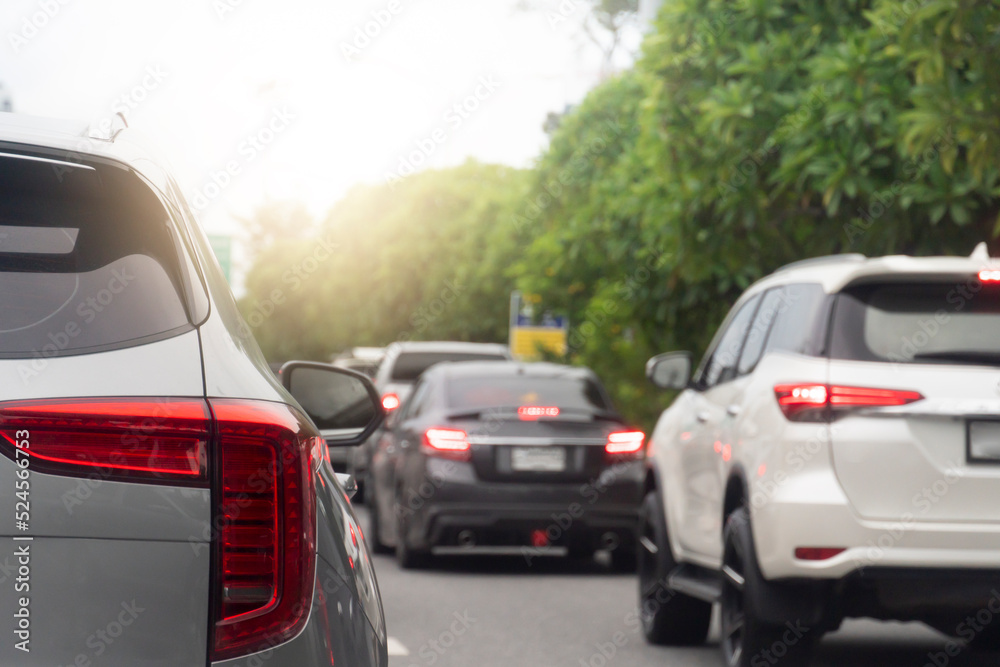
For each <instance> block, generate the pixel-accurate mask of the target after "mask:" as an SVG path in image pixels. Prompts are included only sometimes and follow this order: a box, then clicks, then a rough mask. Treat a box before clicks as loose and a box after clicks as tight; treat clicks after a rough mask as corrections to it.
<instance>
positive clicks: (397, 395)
mask: <svg viewBox="0 0 1000 667" xmlns="http://www.w3.org/2000/svg"><path fill="white" fill-rule="evenodd" d="M509 359H511V354H510V349H509V348H508V347H507V346H506V345H499V344H495V343H463V342H457V341H408V342H397V343H393V344H392V345H390V346H389V347H388V348H386V352H385V357H384V358H383V359H382V362H381V363H380V364H379V368H378V372H377V373H376V375H375V388H376V389H377V390H378V392H379V396H381V397H382V407H383V408H384V409H385V411H386V412H387V413H389V414H391V413H392V412H393V410H396V409H397V408H399V406H400V405H401V404H402V403H403V401H405V400H406V397H407V396H409V395H410V391H411V390H412V389H413V384H414V383H415V382H416V381H417V378H418V377H420V374H421V373H423V372H424V371H425V370H427V369H428V368H430V367H431V366H433V365H434V364H438V363H441V362H445V361H448V362H451V361H506V360H509ZM378 438H379V433H378V432H376V433H375V434H374V435H373V436H372V437H371V438H369V439H368V441H367V442H366V443H365V444H363V445H362V446H361V447H358V448H357V449H356V450H355V451H354V452H353V456H352V459H351V461H350V463H349V467H348V468H347V472H348V473H350V474H351V475H352V476H353V477H354V478H355V480H357V484H358V489H359V490H358V500H359V501H361V500H363V499H364V497H365V493H366V489H367V487H368V482H369V481H370V480H369V477H370V475H369V471H370V466H371V457H372V454H373V453H374V447H375V443H376V442H377V441H378Z"/></svg>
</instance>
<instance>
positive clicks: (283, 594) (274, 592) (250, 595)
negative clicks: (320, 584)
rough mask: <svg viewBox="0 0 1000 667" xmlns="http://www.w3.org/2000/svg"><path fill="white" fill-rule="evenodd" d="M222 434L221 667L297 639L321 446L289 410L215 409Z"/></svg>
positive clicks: (311, 553)
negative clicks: (315, 458)
mask: <svg viewBox="0 0 1000 667" xmlns="http://www.w3.org/2000/svg"><path fill="white" fill-rule="evenodd" d="M211 407H212V411H213V412H214V413H215V418H216V420H217V424H218V452H217V461H218V466H217V471H216V484H217V487H216V488H217V496H216V497H217V498H218V503H219V505H218V507H217V510H216V517H215V523H214V525H215V526H216V529H217V533H216V556H215V557H216V559H217V565H216V569H215V573H216V576H215V580H214V582H213V583H214V588H215V597H216V611H215V632H214V640H213V651H212V660H213V661H216V660H227V659H230V658H234V657H238V656H241V655H246V654H249V653H253V652H256V651H259V650H262V649H264V648H267V647H270V646H274V645H276V644H279V643H281V642H283V641H286V640H288V639H291V638H292V637H294V636H295V635H296V634H298V633H299V631H301V629H302V627H303V626H304V625H305V623H306V621H307V619H308V617H309V609H310V606H311V605H312V595H313V587H314V579H315V571H316V500H315V494H316V489H315V480H314V477H313V469H314V467H315V465H316V463H317V462H316V461H313V457H315V456H322V448H321V447H317V446H316V445H317V441H318V440H320V438H319V436H318V434H317V433H315V431H314V430H313V429H312V427H311V426H310V425H309V424H308V423H307V422H306V421H305V420H304V419H302V418H301V417H299V415H298V414H297V413H295V412H293V411H292V409H291V408H289V407H288V406H285V405H282V404H279V403H268V402H254V401H229V400H212V401H211Z"/></svg>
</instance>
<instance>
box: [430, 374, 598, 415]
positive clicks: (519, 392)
mask: <svg viewBox="0 0 1000 667" xmlns="http://www.w3.org/2000/svg"><path fill="white" fill-rule="evenodd" d="M447 400H448V405H449V406H450V407H452V408H457V409H460V410H464V409H474V410H476V409H481V408H515V407H521V406H524V405H541V406H546V407H557V408H562V409H564V410H569V409H576V410H591V411H599V412H607V411H610V410H611V406H610V405H609V404H608V401H607V399H606V398H605V394H604V391H603V390H602V389H601V386H600V385H599V384H597V383H596V382H594V381H593V380H588V379H583V378H557V377H532V376H530V375H528V376H511V377H504V376H500V377H498V376H481V377H460V378H451V379H450V380H449V381H448V389H447Z"/></svg>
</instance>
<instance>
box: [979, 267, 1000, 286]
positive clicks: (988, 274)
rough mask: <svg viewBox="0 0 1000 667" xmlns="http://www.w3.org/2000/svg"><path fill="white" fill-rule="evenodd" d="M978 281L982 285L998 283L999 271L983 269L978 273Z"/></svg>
mask: <svg viewBox="0 0 1000 667" xmlns="http://www.w3.org/2000/svg"><path fill="white" fill-rule="evenodd" d="M979 280H980V281H982V282H984V283H1000V269H983V270H982V271H980V272H979Z"/></svg>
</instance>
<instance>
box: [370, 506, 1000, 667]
mask: <svg viewBox="0 0 1000 667" xmlns="http://www.w3.org/2000/svg"><path fill="white" fill-rule="evenodd" d="M365 512H366V510H365V508H363V507H359V508H358V514H359V518H360V519H361V520H362V522H363V523H362V525H363V526H366V525H367V515H366V514H365ZM375 569H376V572H377V575H378V580H379V586H380V587H381V590H382V602H383V605H384V606H385V615H386V623H387V625H388V629H389V635H390V660H389V664H390V667H430V666H432V665H433V666H435V667H501V666H502V667H511V666H517V667H588V666H589V667H612V666H616V665H621V666H623V667H625V666H628V667H646V666H647V665H648V666H653V665H656V666H658V667H665V666H668V667H673V666H677V667H681V666H683V667H723V662H722V659H721V657H720V651H719V647H718V643H717V642H718V623H717V620H714V621H713V629H712V633H711V635H710V637H709V641H708V643H707V644H706V645H705V646H704V647H699V648H694V649H670V648H661V647H654V646H649V645H648V644H646V642H645V640H644V639H643V637H642V634H641V633H640V632H639V630H638V626H637V624H636V623H635V621H634V619H635V615H634V614H635V610H636V604H637V602H636V582H635V577H634V575H622V574H615V573H612V572H611V571H610V570H609V569H608V568H607V567H606V564H605V562H603V560H602V555H600V554H599V555H598V557H597V559H595V560H594V561H593V562H592V563H586V564H576V565H573V564H570V563H569V562H567V561H564V560H562V559H554V558H550V559H535V560H534V561H533V562H532V563H530V564H529V563H528V562H527V561H526V560H525V559H524V558H518V557H511V558H496V557H488V558H476V557H463V558H458V557H448V558H439V559H436V560H435V562H434V563H433V564H432V566H431V567H430V568H429V569H427V570H423V571H404V570H401V569H400V568H399V567H398V566H397V565H396V561H395V559H393V558H392V557H391V556H376V557H375ZM946 642H947V639H946V638H945V637H943V636H942V635H940V634H938V633H936V632H934V631H932V630H930V629H928V628H926V627H924V626H922V625H919V624H901V623H878V622H874V621H865V620H858V621H848V622H847V623H845V624H844V627H843V628H842V629H841V630H840V631H839V632H836V633H834V634H831V635H827V636H826V637H825V638H824V639H823V642H822V644H821V645H820V647H819V650H818V651H817V654H816V657H815V659H814V661H813V665H814V666H815V667H845V666H850V667H925V665H929V666H930V667H996V666H997V665H1000V654H992V655H991V654H978V655H972V654H968V653H967V652H965V653H963V654H960V655H959V656H958V657H955V658H949V657H948V656H947V655H946V654H944V653H943V651H944V649H945V644H946ZM779 667H780V665H779Z"/></svg>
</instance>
